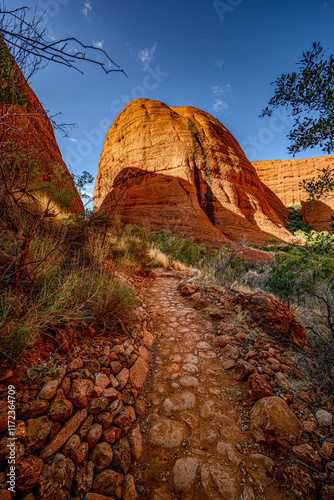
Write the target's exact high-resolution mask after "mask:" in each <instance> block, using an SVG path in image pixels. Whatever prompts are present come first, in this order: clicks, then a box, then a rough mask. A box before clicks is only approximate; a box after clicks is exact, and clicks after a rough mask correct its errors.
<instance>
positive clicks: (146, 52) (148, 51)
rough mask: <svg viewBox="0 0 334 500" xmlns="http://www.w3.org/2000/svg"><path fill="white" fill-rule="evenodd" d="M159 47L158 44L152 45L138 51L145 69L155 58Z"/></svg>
mask: <svg viewBox="0 0 334 500" xmlns="http://www.w3.org/2000/svg"><path fill="white" fill-rule="evenodd" d="M156 49H157V44H156V43H155V44H154V45H152V47H151V48H145V49H139V50H138V53H137V57H138V59H139V60H140V61H141V62H142V63H143V70H144V71H145V70H146V69H147V68H148V67H149V65H150V63H151V61H153V59H154V54H155V51H156Z"/></svg>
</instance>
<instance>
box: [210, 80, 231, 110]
mask: <svg viewBox="0 0 334 500" xmlns="http://www.w3.org/2000/svg"><path fill="white" fill-rule="evenodd" d="M211 90H212V92H213V98H214V103H213V105H212V111H213V112H214V113H217V114H219V113H223V111H226V110H227V109H229V107H230V106H229V104H228V101H229V100H233V96H232V85H231V84H230V83H227V84H225V85H215V86H214V87H211Z"/></svg>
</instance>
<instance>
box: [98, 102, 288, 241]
mask: <svg viewBox="0 0 334 500" xmlns="http://www.w3.org/2000/svg"><path fill="white" fill-rule="evenodd" d="M94 196H95V200H96V201H95V206H96V207H101V209H102V210H105V211H109V212H111V213H115V214H116V213H119V214H121V216H122V219H123V221H124V222H126V223H133V224H138V225H142V226H147V227H149V228H150V229H152V230H160V229H171V230H173V231H177V232H183V233H184V234H185V235H187V236H194V237H195V238H196V240H197V241H203V242H205V243H208V244H211V245H215V246H218V245H220V244H221V243H222V244H225V243H228V242H229V241H230V240H233V241H236V242H240V243H242V242H245V243H264V242H265V240H266V239H267V238H268V237H272V236H275V237H277V238H279V239H282V240H288V239H289V238H290V233H289V232H288V231H287V230H286V229H285V228H284V225H283V221H284V219H285V218H286V217H287V211H286V209H285V207H284V206H283V204H282V203H281V202H280V200H279V199H278V198H277V196H276V195H275V194H274V193H273V192H271V191H270V189H268V188H267V187H266V186H264V184H263V183H262V182H261V181H260V179H259V178H258V176H257V174H256V171H255V169H254V167H253V166H252V165H251V164H250V162H249V161H248V160H247V158H246V157H245V155H244V153H243V151H242V150H241V148H240V146H239V144H238V143H237V141H236V140H235V139H234V138H233V136H232V135H231V134H230V133H229V132H228V130H227V129H226V128H225V127H224V126H223V125H222V124H221V123H220V122H219V121H218V120H216V119H215V118H213V117H212V116H210V115H209V114H208V113H205V112H204V111H200V110H198V109H196V108H192V107H188V106H183V107H180V108H176V107H169V106H166V105H165V104H163V103H161V102H159V101H152V100H148V99H136V100H134V101H131V102H130V103H129V104H128V105H127V106H126V107H125V108H124V109H123V111H122V112H121V113H120V114H119V115H118V117H117V118H116V120H115V121H114V123H113V125H112V126H111V128H110V130H109V132H108V134H107V137H106V140H105V143H104V147H103V150H102V153H101V158H100V163H99V170H98V175H97V179H96V185H95V191H94Z"/></svg>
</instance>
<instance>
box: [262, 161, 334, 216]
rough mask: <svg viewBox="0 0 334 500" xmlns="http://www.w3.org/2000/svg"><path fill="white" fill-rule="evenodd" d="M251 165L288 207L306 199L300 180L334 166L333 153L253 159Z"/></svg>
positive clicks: (307, 178) (314, 175)
mask: <svg viewBox="0 0 334 500" xmlns="http://www.w3.org/2000/svg"><path fill="white" fill-rule="evenodd" d="M252 165H253V166H254V167H255V169H256V172H257V174H258V176H259V177H260V179H261V181H262V182H263V183H264V184H265V185H266V186H268V188H269V189H271V190H272V191H274V193H275V194H276V195H277V196H278V197H279V199H280V200H281V201H282V202H283V203H284V205H285V206H287V207H288V206H290V205H297V204H300V203H301V201H302V200H303V201H305V200H306V192H305V190H304V189H303V188H302V187H300V185H299V184H300V182H301V181H302V180H303V179H305V180H310V179H312V177H317V175H318V174H319V172H318V170H322V169H323V168H324V167H331V168H334V155H332V156H322V157H319V158H306V159H304V160H272V161H253V162H252Z"/></svg>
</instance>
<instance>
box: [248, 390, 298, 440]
mask: <svg viewBox="0 0 334 500" xmlns="http://www.w3.org/2000/svg"><path fill="white" fill-rule="evenodd" d="M250 427H251V432H252V434H253V436H254V439H255V441H257V442H263V443H266V444H273V443H279V444H281V445H286V444H297V442H298V441H299V440H300V438H301V435H302V432H303V427H302V424H301V423H300V421H299V420H298V418H297V417H296V416H295V414H294V413H293V412H292V411H291V410H290V408H289V407H288V405H287V404H286V403H285V401H283V399H281V398H279V397H277V396H270V397H268V398H262V399H260V400H259V401H257V403H255V405H254V406H253V408H252V410H251V413H250Z"/></svg>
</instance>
